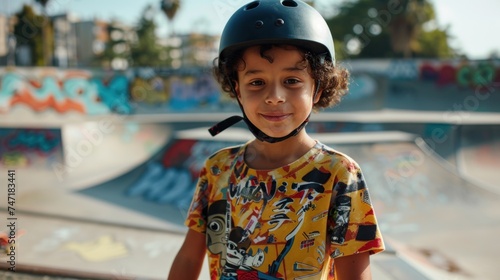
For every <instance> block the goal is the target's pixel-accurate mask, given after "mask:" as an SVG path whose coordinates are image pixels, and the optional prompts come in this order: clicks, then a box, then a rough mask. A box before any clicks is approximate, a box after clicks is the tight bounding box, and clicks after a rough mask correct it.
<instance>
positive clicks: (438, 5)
mask: <svg viewBox="0 0 500 280" xmlns="http://www.w3.org/2000/svg"><path fill="white" fill-rule="evenodd" d="M430 1H431V2H432V3H433V4H434V8H435V10H436V14H437V20H438V21H437V24H438V26H440V27H448V28H449V33H450V34H451V35H452V36H453V39H452V40H451V41H450V44H451V45H452V46H453V47H456V48H458V49H460V50H461V51H462V52H463V53H465V54H467V55H468V56H469V57H470V58H472V59H482V58H486V57H488V56H489V54H491V53H492V52H493V51H496V52H497V53H500V36H498V30H500V16H499V15H500V1H498V0H475V1H468V0H430ZM160 2H161V0H142V1H137V0H50V2H49V5H48V8H47V12H48V14H49V15H55V14H60V13H64V12H69V13H72V14H74V15H75V16H77V17H78V18H80V19H81V20H88V19H93V18H98V19H104V20H108V19H117V20H119V21H122V22H124V23H127V24H131V25H135V24H136V23H137V22H138V20H139V18H140V16H141V14H142V11H143V10H144V9H145V8H146V6H147V5H148V4H151V5H153V7H155V8H156V9H157V11H156V14H155V15H156V16H155V20H156V23H157V25H158V27H159V29H158V34H159V36H168V34H169V32H170V31H171V29H172V28H173V30H174V31H175V32H176V33H188V32H192V31H195V32H204V33H209V34H220V33H221V32H222V29H223V28H224V24H225V23H226V21H227V20H228V19H229V17H230V16H231V14H232V12H234V11H235V10H236V9H238V8H239V7H240V6H242V5H243V4H245V3H247V2H249V0H181V8H180V9H179V11H178V13H177V15H176V18H175V20H174V21H173V22H169V21H168V20H167V18H166V16H165V15H164V14H163V13H162V12H161V10H160V9H159V7H160ZM341 2H342V0H316V7H317V8H318V10H319V11H321V13H322V14H323V15H328V13H331V12H332V8H331V7H332V6H333V5H336V4H339V3H341ZM22 3H35V1H34V0H0V14H7V15H10V14H13V13H15V12H17V11H18V10H19V9H20V7H21V5H22ZM334 36H335V34H334Z"/></svg>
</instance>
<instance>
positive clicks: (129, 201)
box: [0, 60, 500, 279]
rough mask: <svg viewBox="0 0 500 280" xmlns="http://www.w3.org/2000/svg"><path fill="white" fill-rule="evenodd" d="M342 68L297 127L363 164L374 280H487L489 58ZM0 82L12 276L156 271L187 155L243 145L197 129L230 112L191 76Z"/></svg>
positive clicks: (172, 241)
mask: <svg viewBox="0 0 500 280" xmlns="http://www.w3.org/2000/svg"><path fill="white" fill-rule="evenodd" d="M346 67H348V68H349V69H350V70H351V72H352V75H353V76H352V81H351V87H350V93H349V95H348V96H347V97H346V98H345V100H344V101H343V102H342V103H341V104H340V105H339V106H337V107H334V108H331V109H329V110H326V111H323V112H321V113H318V114H316V115H314V116H313V117H312V119H311V122H310V123H309V124H308V126H307V129H308V131H309V132H310V133H311V134H312V135H314V137H315V138H316V139H318V140H319V141H321V142H323V143H325V144H327V145H330V146H331V147H334V148H335V149H337V150H339V151H341V152H345V153H347V154H349V155H350V156H351V157H353V158H354V159H355V160H356V161H357V162H359V163H360V165H361V168H362V169H363V172H364V174H365V177H366V179H367V183H368V187H369V189H370V192H371V196H372V200H373V203H374V204H375V209H376V210H377V217H378V219H379V223H380V227H381V230H382V234H383V235H384V238H385V241H386V245H387V250H386V251H385V252H383V253H381V254H378V255H375V256H373V257H372V270H373V275H374V279H402V277H403V278H404V279H494V277H495V275H496V269H495V268H496V267H495V264H496V263H495V259H496V257H495V255H496V252H497V250H498V249H500V247H499V246H498V245H496V244H495V242H494V238H495V237H496V236H497V235H498V234H499V233H500V216H499V215H498V214H497V213H500V204H499V203H498V202H499V201H500V186H499V185H498V183H497V180H495V179H496V177H495V175H496V173H497V172H498V170H500V93H499V91H500V61H467V62H464V61H454V60H452V61H438V60H436V61H433V60H429V61H424V60H371V61H352V62H346ZM0 78H1V87H0V139H1V143H2V144H1V145H2V149H1V150H0V152H1V154H0V158H1V166H2V173H3V174H2V175H1V178H6V177H4V176H5V174H7V170H15V176H16V185H17V188H16V193H15V198H16V200H15V210H16V211H15V215H16V218H17V220H16V222H17V223H16V225H17V232H18V234H19V236H16V244H17V246H16V251H15V253H16V262H15V266H16V272H15V273H19V272H20V273H25V274H26V275H30V276H26V277H36V275H48V276H49V277H53V278H54V279H63V278H70V277H71V278H73V279H74V278H76V279H165V278H166V276H167V274H168V271H169V270H170V269H172V268H171V267H170V264H171V262H172V261H173V257H174V256H175V253H176V252H177V250H178V249H179V247H180V245H181V243H182V240H183V234H184V233H185V231H186V228H185V227H184V226H183V219H184V217H185V214H186V211H187V208H188V207H189V203H190V196H191V195H192V192H193V191H194V184H195V183H196V177H197V172H198V171H199V170H200V168H201V166H202V165H203V160H204V159H205V158H206V157H207V156H209V155H210V154H212V153H213V152H215V151H217V150H218V149H220V148H222V147H225V146H228V145H236V144H241V143H244V142H246V141H248V140H249V139H251V138H252V135H251V134H250V133H249V132H248V130H246V128H245V127H244V126H243V125H242V126H238V127H235V128H233V129H229V130H228V131H225V132H224V133H222V134H221V135H219V136H218V137H216V138H212V137H211V136H210V135H209V133H208V131H207V128H208V127H210V126H211V125H212V124H214V123H216V122H218V121H220V120H221V119H224V118H225V117H227V116H230V115H233V114H238V107H237V105H236V104H235V103H234V102H232V101H231V100H229V99H228V98H225V97H223V96H222V95H221V94H220V91H219V90H218V88H217V86H216V85H215V84H214V83H213V81H212V80H211V78H210V75H209V71H207V69H180V70H178V71H173V72H161V73H160V72H158V73H156V72H154V71H153V70H150V71H148V75H145V74H144V71H142V70H141V71H139V70H137V71H131V73H121V72H116V73H109V72H106V73H103V72H101V71H96V70H60V69H53V68H3V69H0ZM1 187H2V192H4V193H7V190H6V184H2V186H1ZM7 205H8V204H7V201H6V199H4V201H3V202H2V204H1V205H0V208H1V212H0V213H2V216H3V217H4V220H5V221H7V217H8V215H9V211H8V206H7ZM8 261H9V258H8V256H4V255H2V258H1V267H2V268H5V270H6V271H7V272H5V273H6V274H5V276H6V277H8V276H11V275H12V274H13V273H12V272H8V268H9V265H10V264H9V263H8ZM2 270H4V269H2ZM206 272H207V271H206V270H205V273H206ZM7 273H10V274H7ZM203 277H205V278H201V279H208V275H203ZM27 279H30V278H27ZM34 279H35V278H34Z"/></svg>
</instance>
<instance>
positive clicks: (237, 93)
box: [233, 81, 241, 99]
mask: <svg viewBox="0 0 500 280" xmlns="http://www.w3.org/2000/svg"><path fill="white" fill-rule="evenodd" d="M233 82H234V91H235V92H234V94H236V98H238V99H240V97H241V94H240V85H239V84H238V81H233Z"/></svg>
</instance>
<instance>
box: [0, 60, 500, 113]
mask: <svg viewBox="0 0 500 280" xmlns="http://www.w3.org/2000/svg"><path fill="white" fill-rule="evenodd" d="M343 65H344V66H345V67H346V68H348V69H349V70H350V71H351V73H352V82H351V85H350V94H349V95H348V96H347V97H346V98H345V100H344V102H343V103H342V106H340V107H336V108H334V109H330V110H338V111H352V110H377V109H382V108H400V109H417V110H440V109H441V110H445V109H447V107H450V106H453V104H454V103H456V102H460V101H461V100H463V99H464V98H466V97H467V96H468V95H474V94H476V95H477V94H483V95H484V94H485V93H486V94H488V95H489V94H491V95H492V93H493V91H495V89H498V87H499V85H500V61H433V60H429V61H424V60H380V61H349V62H345V63H344V64H343ZM495 96H500V94H498V93H496V94H495ZM490 97H493V96H488V98H490ZM419 98H423V99H426V100H428V99H430V98H433V99H434V98H435V99H436V100H437V101H438V102H433V105H429V104H425V103H420V102H417V104H415V101H418V100H420V99H419ZM495 98H496V97H495ZM361 100H363V101H365V102H360V101H361ZM490 101H491V102H489V103H492V102H493V101H496V99H495V100H490ZM16 106H25V107H28V108H29V109H30V110H32V111H33V112H37V113H43V112H45V111H55V112H57V113H59V114H65V113H67V112H77V113H79V114H82V115H100V114H109V113H112V112H116V113H120V114H148V113H160V114H161V113H171V112H194V111H196V112H221V111H237V110H238V108H237V106H236V105H235V103H234V102H232V101H231V100H230V98H229V97H227V96H226V95H225V94H221V92H220V90H219V87H218V85H217V84H216V83H215V81H214V80H213V78H212V76H211V72H210V69H180V70H168V69H152V68H141V69H131V70H128V71H126V72H110V71H104V70H95V69H94V70H76V69H54V68H11V69H10V68H0V115H1V114H9V113H10V112H12V111H13V110H15V108H16ZM477 109H478V110H480V111H500V110H497V109H498V108H496V107H492V106H491V104H489V105H488V106H486V105H485V106H482V107H480V108H477Z"/></svg>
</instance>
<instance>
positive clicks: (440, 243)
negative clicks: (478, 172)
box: [325, 138, 500, 279]
mask: <svg viewBox="0 0 500 280" xmlns="http://www.w3.org/2000/svg"><path fill="white" fill-rule="evenodd" d="M365 139H367V141H369V138H365ZM325 142H326V143H327V141H325ZM332 146H334V147H336V148H337V149H338V150H340V151H343V152H345V153H347V154H349V155H350V156H351V157H353V158H354V159H356V160H357V161H358V162H359V163H360V165H361V167H362V169H363V171H364V174H365V177H366V179H367V182H368V187H369V189H370V194H371V195H372V201H373V202H374V203H375V209H376V211H377V216H378V218H379V222H380V226H381V229H382V232H383V234H384V236H385V237H386V239H387V240H389V241H390V242H391V244H392V246H393V247H394V248H395V251H396V252H397V253H398V254H400V255H401V256H403V257H404V258H406V259H407V260H408V261H409V262H411V263H412V264H413V265H414V267H416V268H420V269H421V271H422V272H424V273H425V274H426V275H427V276H428V277H429V278H431V279H462V278H464V279H468V278H473V279H495V277H496V275H497V268H496V261H495V260H496V259H497V257H496V255H497V253H498V250H499V249H500V245H498V243H497V242H495V240H496V237H497V236H498V235H499V234H500V215H498V213H500V203H499V202H500V199H499V196H498V195H497V194H495V193H493V192H491V191H489V190H487V189H485V188H482V187H479V186H478V185H475V184H473V183H471V182H469V181H467V180H466V179H464V178H463V177H461V176H460V175H459V174H457V173H456V171H455V170H454V168H453V166H451V165H449V163H448V162H447V161H445V160H443V159H441V158H439V157H438V156H437V155H436V154H435V153H434V152H433V151H432V150H431V149H429V147H428V146H427V145H426V144H425V143H424V141H423V140H421V139H420V138H416V139H415V140H414V141H392V142H385V143H371V144H370V143H365V144H355V145H344V144H339V145H332Z"/></svg>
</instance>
